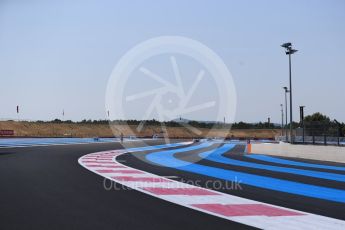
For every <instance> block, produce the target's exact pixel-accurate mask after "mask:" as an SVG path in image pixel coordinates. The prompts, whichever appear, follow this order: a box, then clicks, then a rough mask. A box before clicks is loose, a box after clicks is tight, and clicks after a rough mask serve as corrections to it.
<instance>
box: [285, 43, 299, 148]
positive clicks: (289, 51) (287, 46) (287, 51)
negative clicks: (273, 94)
mask: <svg viewBox="0 0 345 230" xmlns="http://www.w3.org/2000/svg"><path fill="white" fill-rule="evenodd" d="M281 47H283V48H285V54H286V55H289V83H290V143H293V135H292V82H291V54H294V53H296V52H297V50H295V49H293V48H292V44H291V42H287V43H284V44H283V45H281Z"/></svg>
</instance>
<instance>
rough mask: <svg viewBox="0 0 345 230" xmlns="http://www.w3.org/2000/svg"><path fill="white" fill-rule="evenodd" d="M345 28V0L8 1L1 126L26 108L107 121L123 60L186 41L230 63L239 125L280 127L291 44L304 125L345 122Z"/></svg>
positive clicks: (0, 23)
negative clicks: (133, 52)
mask: <svg viewBox="0 0 345 230" xmlns="http://www.w3.org/2000/svg"><path fill="white" fill-rule="evenodd" d="M344 22H345V1H343V0H338V1H336V0H328V1H325V0H322V1H302V0H296V1H291V0H289V1H277V0H272V1H255V0H252V1H243V0H241V1H229V0H224V1H220V0H219V1H215V0H209V1H201V0H195V1H193V0H188V1H186V0H180V1H178V0H175V1H157V0H152V1H150V0H138V1H130V0H123V1H112V0H109V1H102V0H95V1H87V0H80V1H70V0H67V1H62V0H59V1H47V0H37V1H35V0H8V1H6V0H0V118H15V119H16V118H17V115H16V105H20V110H21V111H20V118H26V119H44V120H46V119H53V118H61V116H62V110H63V109H64V110H65V119H74V120H80V119H84V118H86V119H88V118H91V119H100V118H102V119H103V118H105V117H106V112H105V105H104V104H105V103H104V100H105V99H104V98H105V90H106V87H107V81H108V78H109V76H110V74H111V72H112V70H113V68H114V66H115V65H116V63H117V61H119V59H120V58H121V57H122V55H123V54H125V53H126V52H127V51H128V50H129V49H131V48H132V47H133V46H135V45H136V44H138V43H140V42H142V41H145V40H147V39H149V38H153V37H156V36H162V35H177V36H185V37H189V38H192V39H195V40H198V41H200V42H202V43H203V44H205V45H207V46H208V47H209V48H211V49H212V50H213V51H215V52H216V53H217V54H218V55H219V56H220V57H221V58H222V59H223V61H224V62H225V64H226V65H227V67H228V69H229V70H230V72H231V73H232V75H233V79H234V83H235V87H236V91H237V110H236V118H235V120H236V121H240V120H244V121H249V122H256V121H260V120H261V121H262V120H266V119H267V117H268V116H270V117H271V119H272V121H273V122H280V104H281V103H283V98H284V97H283V95H284V94H283V90H282V86H285V85H287V84H288V59H287V56H286V55H285V54H284V50H283V49H282V48H281V47H280V45H281V43H283V42H286V41H290V42H292V43H293V45H294V47H295V48H296V49H298V50H299V52H297V53H296V54H295V55H294V56H293V85H294V88H293V90H294V118H295V120H298V113H299V111H298V106H299V105H305V106H306V112H305V113H306V114H310V113H313V112H316V111H320V112H322V113H325V114H327V115H329V116H330V117H331V118H336V119H338V120H340V121H345V102H344V98H345V97H344V89H345V25H344V24H345V23H344ZM187 67H188V65H187ZM186 71H189V70H186ZM193 77H194V76H193ZM138 84H139V83H138ZM200 87H203V88H202V90H204V91H205V92H206V91H207V87H208V86H207V84H206V85H205V84H202V85H200ZM136 114H138V116H139V117H140V115H141V114H142V110H141V109H140V110H137V111H136V110H135V109H134V110H133V115H134V116H136Z"/></svg>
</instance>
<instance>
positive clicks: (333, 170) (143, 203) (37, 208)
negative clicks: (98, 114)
mask: <svg viewBox="0 0 345 230" xmlns="http://www.w3.org/2000/svg"><path fill="white" fill-rule="evenodd" d="M146 143H148V144H150V145H151V144H152V145H160V144H162V142H161V141H157V140H156V141H146ZM132 145H133V147H140V145H141V143H140V142H133V143H132ZM120 148H122V146H121V145H120V144H119V143H97V144H84V145H57V146H42V147H22V148H9V149H6V148H2V149H0V183H1V189H0V205H1V208H0V220H1V221H0V229H23V228H25V229H95V228H96V229H139V228H140V229H231V228H234V229H253V228H252V227H250V226H247V225H243V224H240V223H237V222H233V221H229V220H225V219H222V218H219V217H216V216H212V215H209V214H206V213H203V212H199V211H195V210H193V209H189V208H186V207H183V206H179V205H176V204H173V203H170V202H166V201H164V200H160V199H157V198H155V197H152V196H149V195H147V194H144V193H141V192H138V191H135V190H130V189H128V188H126V187H122V186H119V185H118V186H115V187H116V189H110V190H107V189H105V188H104V184H103V183H104V182H105V181H104V178H103V177H101V176H99V175H97V174H95V173H93V172H91V171H88V170H87V169H85V168H83V167H81V165H79V164H78V159H79V158H80V157H83V156H85V155H86V154H89V153H96V152H100V151H106V150H114V149H120ZM183 148H184V147H181V146H175V147H170V148H167V149H155V150H149V151H137V152H133V153H125V154H123V155H120V156H119V157H118V158H117V160H118V161H121V162H122V163H123V164H124V165H127V166H130V167H132V168H135V169H140V170H143V171H146V172H151V173H153V174H156V175H160V176H169V178H172V179H173V180H175V181H180V182H185V183H193V184H198V185H199V186H202V187H207V188H210V187H209V184H208V182H209V181H215V180H217V181H220V182H221V184H226V182H227V179H226V178H230V177H229V176H233V175H232V174H230V173H233V172H234V173H235V175H236V178H237V177H238V179H239V180H241V181H242V182H243V183H242V184H241V189H229V188H227V189H224V188H223V187H217V188H216V187H211V188H210V189H214V190H218V191H220V192H222V193H226V194H231V195H235V196H238V197H243V198H247V199H251V200H255V201H261V202H265V203H268V204H273V205H277V206H281V207H286V208H290V209H294V210H299V211H303V212H307V213H312V214H317V215H322V216H327V217H331V218H336V219H339V220H345V205H344V202H343V200H342V199H344V197H341V195H342V194H344V190H345V183H344V181H343V177H345V170H343V169H345V165H341V164H334V163H333V164H332V163H325V162H317V161H307V160H303V161H301V160H300V159H291V158H290V159H289V161H286V160H285V159H282V158H265V157H262V156H261V155H252V156H247V155H244V154H243V151H244V146H243V145H240V144H239V145H235V144H229V145H222V144H219V143H196V144H190V145H188V146H187V148H186V150H188V151H182V149H183ZM222 148H223V149H222ZM169 153H171V154H170V155H169ZM181 162H182V163H183V165H179V164H180V163H181ZM185 162H187V163H186V164H185ZM205 168H206V169H207V170H204V169H205ZM262 178H263V179H264V180H265V181H266V182H267V183H257V181H258V180H259V179H262ZM278 180H279V181H278ZM276 181H278V182H279V183H280V184H279V186H278V187H274V184H275V182H276ZM289 183H295V184H292V185H296V184H297V185H298V186H299V189H294V188H293V186H290V184H289ZM310 185H312V186H314V187H312V188H316V189H320V191H325V192H322V193H315V190H313V191H310V192H308V189H310V187H308V186H310ZM287 191H288V192H287Z"/></svg>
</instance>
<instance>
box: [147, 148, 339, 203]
mask: <svg viewBox="0 0 345 230" xmlns="http://www.w3.org/2000/svg"><path fill="white" fill-rule="evenodd" d="M204 144H206V143H204ZM192 147H193V146H191V147H187V148H180V149H177V150H167V151H159V152H155V153H151V154H148V155H146V159H147V160H149V161H151V162H153V163H156V164H158V165H161V166H166V167H171V168H176V169H178V170H182V171H186V172H192V173H197V174H201V175H205V176H210V177H214V178H218V179H223V180H227V181H236V180H237V181H238V180H240V181H241V183H243V184H247V185H251V186H255V187H259V188H264V189H271V190H275V191H279V192H286V193H291V194H296V195H302V196H307V197H312V198H318V199H324V200H329V201H336V202H341V203H345V191H344V190H339V189H333V188H327V187H321V186H316V185H309V184H304V183H299V182H293V181H288V180H282V179H276V178H271V177H266V176H258V175H253V174H249V173H243V172H237V171H232V170H225V169H220V168H215V167H210V166H205V165H199V164H191V163H190V162H187V161H183V160H179V159H176V158H175V157H174V154H175V153H177V152H186V151H191V150H195V149H201V148H204V147H205V146H202V145H199V146H195V148H194V149H193V148H192Z"/></svg>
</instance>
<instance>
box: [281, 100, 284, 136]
mask: <svg viewBox="0 0 345 230" xmlns="http://www.w3.org/2000/svg"><path fill="white" fill-rule="evenodd" d="M280 111H281V113H282V135H281V136H282V138H283V136H284V109H283V104H280Z"/></svg>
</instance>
